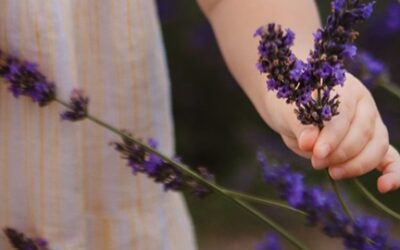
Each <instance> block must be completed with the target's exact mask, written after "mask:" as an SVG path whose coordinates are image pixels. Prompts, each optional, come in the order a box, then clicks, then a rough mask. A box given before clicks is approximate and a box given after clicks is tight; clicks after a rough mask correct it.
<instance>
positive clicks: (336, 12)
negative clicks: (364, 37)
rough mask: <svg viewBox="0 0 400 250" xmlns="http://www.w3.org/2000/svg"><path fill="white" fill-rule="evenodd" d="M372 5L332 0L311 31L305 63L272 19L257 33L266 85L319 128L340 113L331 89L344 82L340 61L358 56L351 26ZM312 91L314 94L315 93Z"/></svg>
mask: <svg viewBox="0 0 400 250" xmlns="http://www.w3.org/2000/svg"><path fill="white" fill-rule="evenodd" d="M374 4H375V2H369V3H366V4H363V3H361V1H354V0H334V1H333V2H332V13H331V15H330V16H329V17H328V19H327V22H326V25H325V27H323V28H322V29H319V30H317V31H316V33H314V50H313V51H311V52H310V55H309V58H308V59H307V63H305V62H303V61H301V60H299V59H297V57H296V56H295V55H294V54H293V53H292V51H291V49H290V48H291V46H292V45H293V42H294V37H295V35H294V33H293V32H292V31H291V30H289V29H288V30H287V31H286V32H284V31H283V30H282V28H281V27H280V26H279V25H276V24H273V23H271V24H268V25H267V26H265V27H261V28H258V29H257V31H256V32H255V36H259V37H260V38H261V40H260V43H259V46H258V53H259V60H258V63H257V68H258V70H259V71H260V72H261V73H266V74H267V78H268V80H267V86H268V90H273V91H276V92H277V97H278V98H283V99H285V100H286V102H287V103H296V109H295V112H296V114H297V117H298V119H299V120H300V121H301V122H302V123H303V124H313V125H315V126H318V127H320V128H322V127H323V124H324V121H329V120H330V119H331V118H332V117H333V116H335V115H337V114H339V112H338V111H337V110H338V107H339V100H338V97H337V95H331V91H332V90H333V88H334V87H336V86H338V85H339V86H342V85H343V83H344V81H345V69H344V61H345V60H346V59H348V58H353V57H354V56H355V55H356V52H357V47H356V46H354V45H353V42H354V40H355V39H356V37H357V35H358V33H357V32H356V31H354V26H355V25H356V24H358V23H359V22H361V21H364V20H365V19H367V18H368V17H369V16H370V15H371V14H372V10H373V6H374ZM314 91H316V92H317V93H318V94H317V95H316V96H314V97H313V96H312V95H311V93H313V92H314Z"/></svg>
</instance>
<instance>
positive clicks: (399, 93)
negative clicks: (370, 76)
mask: <svg viewBox="0 0 400 250" xmlns="http://www.w3.org/2000/svg"><path fill="white" fill-rule="evenodd" d="M378 86H381V87H382V88H384V89H386V90H387V91H389V92H390V93H392V94H393V95H395V96H396V97H397V98H399V99H400V88H399V87H398V85H397V84H396V83H393V82H391V81H390V80H389V77H387V76H384V77H382V79H381V80H380V81H379V84H378Z"/></svg>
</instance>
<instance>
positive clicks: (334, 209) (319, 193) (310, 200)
mask: <svg viewBox="0 0 400 250" xmlns="http://www.w3.org/2000/svg"><path fill="white" fill-rule="evenodd" d="M258 160H259V162H260V164H261V167H262V169H263V173H264V178H265V181H266V182H267V183H268V184H271V185H273V186H274V187H275V189H276V190H277V192H278V194H279V196H280V197H281V198H282V199H284V200H286V201H287V202H288V203H289V204H290V205H292V206H293V207H295V208H297V209H300V210H302V211H304V212H306V213H307V218H308V223H309V225H310V226H317V225H319V226H320V227H321V228H322V230H323V232H324V233H325V234H326V235H328V236H330V237H336V238H342V239H343V244H344V245H345V246H346V248H347V249H362V250H363V249H382V250H383V249H400V245H399V244H398V243H396V242H393V241H391V240H390V239H389V238H388V236H387V235H388V230H387V226H386V224H385V223H384V222H382V221H380V220H379V219H377V218H374V217H370V216H357V217H356V218H355V219H354V221H352V220H351V219H350V218H349V217H348V216H347V215H346V214H345V213H344V212H343V211H342V210H341V209H340V204H339V202H338V200H337V198H336V197H335V195H334V194H333V193H328V192H325V191H324V190H323V189H322V188H320V187H317V186H307V185H306V184H305V183H304V175H303V174H301V173H298V172H294V171H292V169H291V168H290V166H288V165H284V166H274V165H271V164H269V163H268V162H267V160H266V158H265V156H264V155H263V154H261V153H259V154H258Z"/></svg>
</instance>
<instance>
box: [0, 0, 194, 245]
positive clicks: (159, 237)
mask: <svg viewBox="0 0 400 250" xmlns="http://www.w3.org/2000/svg"><path fill="white" fill-rule="evenodd" d="M0 49H1V50H3V51H5V52H7V53H10V54H13V55H16V56H17V57H20V58H23V59H27V60H30V61H34V62H37V63H38V64H39V70H40V71H42V72H43V73H44V74H45V75H46V76H47V77H48V79H50V80H52V81H54V82H55V83H56V85H57V89H58V95H59V97H61V98H63V99H67V98H68V96H69V93H70V91H71V90H72V89H73V88H76V87H80V88H83V89H85V91H86V92H87V94H88V95H89V96H90V106H89V110H90V112H91V113H92V114H93V115H94V116H98V117H101V118H102V119H104V120H105V121H107V122H109V123H111V124H113V125H115V126H117V127H120V128H124V129H128V130H130V131H132V132H133V133H134V135H136V136H137V137H142V138H148V137H154V138H156V139H157V140H158V141H159V142H160V148H161V150H162V151H163V152H164V153H166V154H170V155H172V154H173V150H174V141H173V127H172V116H171V102H170V86H169V81H168V73H167V70H166V63H165V57H164V51H163V45H162V41H161V35H160V29H159V24H158V20H157V15H156V9H155V3H154V1H153V0H1V1H0ZM62 110H63V108H62V107H61V106H60V105H58V104H56V103H52V104H50V105H49V106H47V107H44V108H39V107H38V106H37V105H32V102H31V101H30V100H29V99H28V98H25V97H21V98H20V99H15V98H13V97H12V95H11V94H10V93H9V92H8V91H7V89H6V86H5V84H3V83H2V82H1V83H0V142H1V144H0V227H1V228H4V227H6V226H9V227H13V228H16V229H18V230H20V231H22V232H24V233H26V234H27V235H29V236H42V237H44V238H46V239H48V240H49V242H50V243H51V245H50V246H51V249H55V250H124V249H126V250H128V249H129V250H141V249H145V250H153V249H155V250H159V249H166V250H167V249H171V250H192V249H195V244H194V243H195V242H194V238H193V234H192V225H191V223H190V220H189V218H188V213H187V210H186V207H185V204H184V202H183V200H182V197H181V196H180V195H179V194H177V193H172V192H169V193H165V192H163V190H162V187H161V186H160V185H157V184H154V183H153V182H152V181H151V180H148V179H147V178H146V177H145V176H141V175H138V176H132V174H131V173H130V170H129V168H127V167H126V166H125V162H124V161H123V160H122V159H120V156H119V154H118V153H117V152H115V151H114V150H113V149H112V148H111V147H110V146H109V145H108V143H109V142H111V141H115V140H118V139H119V138H118V137H116V136H115V135H114V134H112V133H111V132H108V131H107V130H105V129H103V128H100V127H98V126H97V125H95V124H93V123H91V122H90V121H83V122H78V123H71V122H60V119H59V113H60V112H61V111H62ZM0 249H1V250H9V249H11V246H10V245H9V243H8V242H7V240H6V239H5V237H4V235H3V234H1V236H0Z"/></svg>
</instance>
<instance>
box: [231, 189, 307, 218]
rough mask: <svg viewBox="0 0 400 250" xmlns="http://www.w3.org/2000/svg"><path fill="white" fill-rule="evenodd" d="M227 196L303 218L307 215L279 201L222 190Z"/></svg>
mask: <svg viewBox="0 0 400 250" xmlns="http://www.w3.org/2000/svg"><path fill="white" fill-rule="evenodd" d="M224 191H225V192H226V193H227V194H228V195H230V196H233V197H237V198H242V199H243V200H247V201H252V202H255V203H259V204H264V205H269V206H274V207H279V208H284V209H287V210H290V211H293V212H296V213H298V214H301V215H303V216H307V213H306V212H304V211H302V210H299V209H296V208H293V207H291V206H289V205H286V204H285V203H282V202H280V201H275V200H270V199H264V198H260V197H256V196H253V195H248V194H245V193H240V192H235V191H231V190H226V189H225V190H224Z"/></svg>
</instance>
